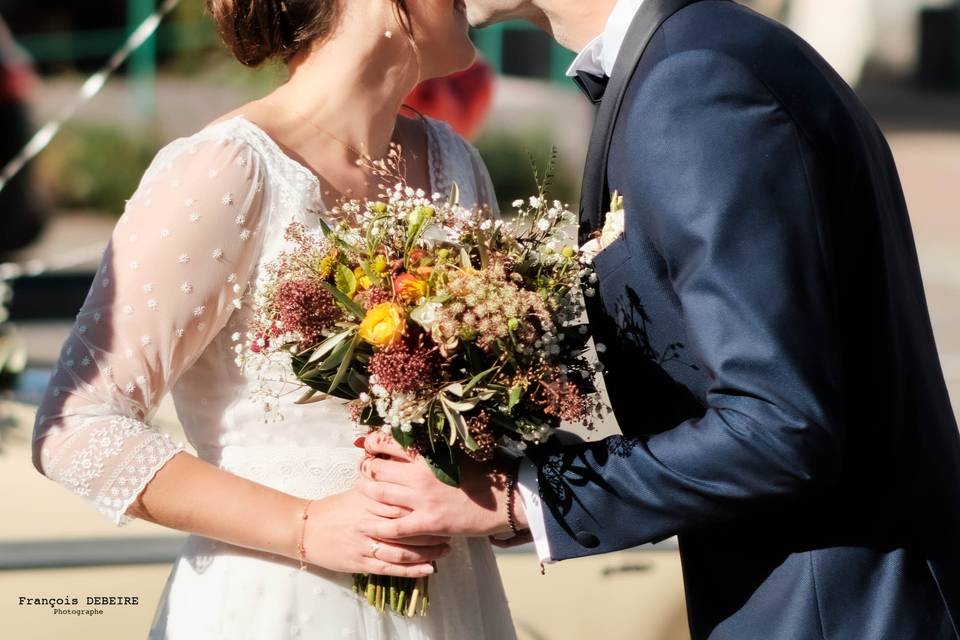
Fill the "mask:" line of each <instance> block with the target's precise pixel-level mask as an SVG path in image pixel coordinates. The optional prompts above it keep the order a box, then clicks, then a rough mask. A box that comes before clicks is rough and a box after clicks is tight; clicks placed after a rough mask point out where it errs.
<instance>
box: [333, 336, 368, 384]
mask: <svg viewBox="0 0 960 640" xmlns="http://www.w3.org/2000/svg"><path fill="white" fill-rule="evenodd" d="M358 342H360V336H359V335H356V336H353V339H352V340H351V341H350V342H349V343H348V345H349V346H348V348H347V352H346V353H345V354H344V355H343V360H342V361H341V362H340V368H339V369H337V375H336V376H335V377H334V378H333V382H331V383H330V388H329V389H328V390H327V393H333V392H334V391H336V390H337V388H338V387H339V386H340V383H342V382H343V379H344V378H346V377H347V372H348V371H349V370H350V364H351V363H352V362H353V352H354V350H356V348H357V343H358Z"/></svg>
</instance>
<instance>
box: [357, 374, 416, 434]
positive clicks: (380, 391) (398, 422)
mask: <svg viewBox="0 0 960 640" xmlns="http://www.w3.org/2000/svg"><path fill="white" fill-rule="evenodd" d="M370 392H371V393H373V396H374V398H375V400H374V407H375V408H376V410H377V414H378V415H379V416H380V417H381V418H383V421H384V422H385V423H386V426H387V427H390V428H398V429H400V430H401V431H403V432H404V433H410V432H411V431H413V425H414V424H423V422H424V420H426V409H427V403H425V402H424V401H423V399H422V398H417V396H416V395H414V394H412V393H390V392H389V391H387V390H386V389H385V388H384V387H383V385H381V384H378V383H377V376H376V375H372V376H370ZM360 399H361V401H365V400H369V398H366V399H365V398H362V397H361V398H360Z"/></svg>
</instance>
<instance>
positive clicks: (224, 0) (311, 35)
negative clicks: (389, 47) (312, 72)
mask: <svg viewBox="0 0 960 640" xmlns="http://www.w3.org/2000/svg"><path fill="white" fill-rule="evenodd" d="M341 1H342V0H207V11H208V12H209V13H210V15H211V16H212V17H213V21H214V22H215V23H216V25H217V31H219V33H220V37H221V38H222V39H223V42H224V43H225V44H226V45H227V47H228V48H229V49H230V51H232V52H233V55H234V56H235V57H236V58H237V60H239V61H240V62H242V63H243V64H245V65H247V66H248V67H256V66H258V65H260V64H263V63H264V62H266V61H268V60H272V59H275V58H276V59H280V60H282V61H283V62H288V61H289V60H290V58H292V57H293V56H294V55H296V54H297V53H298V52H299V51H301V50H302V49H303V48H304V47H306V46H307V45H309V44H310V43H312V42H314V41H318V40H322V39H323V38H326V37H327V36H329V35H330V34H331V33H332V32H333V30H334V29H335V28H336V26H337V21H338V19H339V18H340V2H341Z"/></svg>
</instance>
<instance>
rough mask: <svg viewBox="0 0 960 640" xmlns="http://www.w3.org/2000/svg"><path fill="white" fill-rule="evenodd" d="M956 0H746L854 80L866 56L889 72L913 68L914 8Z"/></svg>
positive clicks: (901, 72) (915, 41)
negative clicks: (791, 31)
mask: <svg viewBox="0 0 960 640" xmlns="http://www.w3.org/2000/svg"><path fill="white" fill-rule="evenodd" d="M955 2H956V0H748V1H746V2H745V3H746V4H749V5H751V6H753V7H754V8H755V9H757V10H758V11H761V12H762V13H764V14H766V15H769V16H771V17H775V18H777V19H779V20H782V21H783V22H785V23H786V24H788V25H789V26H790V27H791V28H792V29H793V30H794V31H796V32H797V33H798V34H800V36H801V37H803V38H804V39H805V40H806V41H807V42H809V43H810V44H811V45H813V47H814V48H815V49H817V51H819V52H820V54H821V55H822V56H823V57H824V58H826V59H827V61H828V62H830V64H831V65H833V67H834V68H836V69H837V71H838V72H840V75H842V76H843V78H844V79H845V80H846V81H847V82H848V83H850V84H851V85H856V84H857V83H858V82H859V81H860V79H861V76H862V73H863V69H864V65H865V64H866V63H867V61H868V60H870V61H872V62H874V63H875V64H876V65H878V66H879V67H880V68H882V69H883V70H884V71H887V72H889V73H890V74H891V75H894V76H901V77H906V76H909V75H910V74H912V73H913V71H914V70H915V66H916V62H917V50H918V44H919V43H918V38H919V18H918V17H919V12H920V10H921V9H923V8H925V7H944V6H950V5H952V4H954V3H955Z"/></svg>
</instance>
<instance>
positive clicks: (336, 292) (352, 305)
mask: <svg viewBox="0 0 960 640" xmlns="http://www.w3.org/2000/svg"><path fill="white" fill-rule="evenodd" d="M321 284H323V286H324V287H326V288H327V291H329V292H330V295H332V296H333V297H334V298H335V299H336V301H337V302H339V303H340V304H341V305H342V306H343V308H344V309H346V310H347V311H349V312H350V313H352V314H353V315H354V316H356V317H357V318H358V319H363V317H364V316H365V315H367V314H366V312H365V311H364V310H363V308H362V307H361V306H360V305H358V304H357V303H356V302H354V301H353V300H351V299H350V298H349V297H348V296H347V295H346V294H344V293H343V292H342V291H340V289H337V288H336V287H335V286H333V285H332V284H330V283H329V282H323V283H321Z"/></svg>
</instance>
